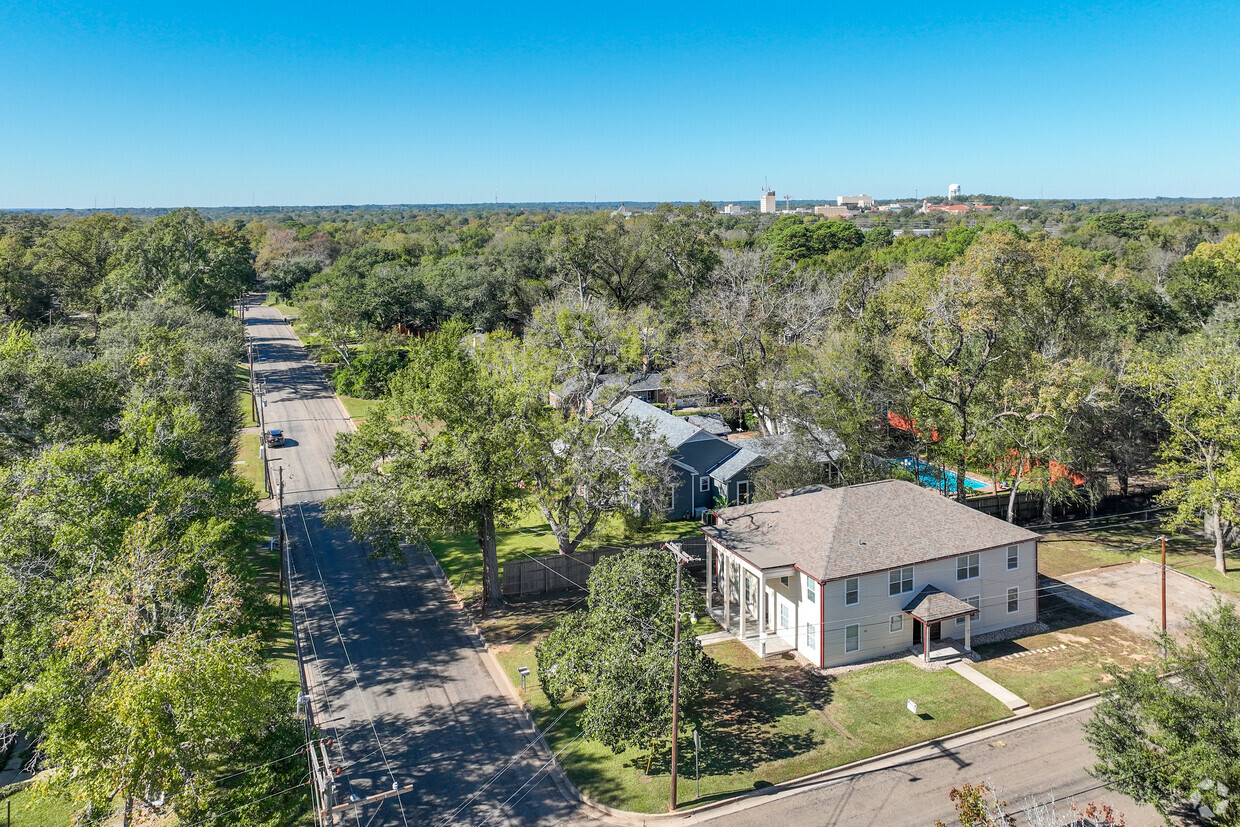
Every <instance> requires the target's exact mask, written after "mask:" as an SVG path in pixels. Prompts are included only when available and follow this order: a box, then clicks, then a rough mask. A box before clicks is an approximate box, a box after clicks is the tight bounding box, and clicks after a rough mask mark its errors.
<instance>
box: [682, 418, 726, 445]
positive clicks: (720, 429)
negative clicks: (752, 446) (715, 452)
mask: <svg viewBox="0 0 1240 827" xmlns="http://www.w3.org/2000/svg"><path fill="white" fill-rule="evenodd" d="M685 421H686V422H688V423H689V424H690V425H696V426H697V427H699V428H701V429H702V430H703V431H705V432H706V433H708V434H714V435H715V436H717V437H722V438H723V439H727V438H728V435H729V434H730V433H732V426H731V425H729V424H728V423H727V422H726V421H725V420H724V418H723V416H722V415H721V414H717V413H704V414H689V415H688V416H686V417H685Z"/></svg>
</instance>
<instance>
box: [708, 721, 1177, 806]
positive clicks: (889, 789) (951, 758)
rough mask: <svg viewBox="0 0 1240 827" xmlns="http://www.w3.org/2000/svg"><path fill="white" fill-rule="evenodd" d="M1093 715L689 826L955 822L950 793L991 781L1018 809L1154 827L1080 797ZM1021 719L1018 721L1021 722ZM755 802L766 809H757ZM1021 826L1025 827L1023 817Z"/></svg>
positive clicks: (812, 787)
mask: <svg viewBox="0 0 1240 827" xmlns="http://www.w3.org/2000/svg"><path fill="white" fill-rule="evenodd" d="M1089 715H1090V713H1089V712H1088V710H1083V711H1077V712H1075V713H1073V714H1069V715H1065V716H1063V717H1060V718H1057V719H1055V720H1051V721H1046V722H1042V723H1037V724H1034V725H1032V726H1028V727H1024V728H1020V729H1013V730H1012V731H1010V732H1003V733H995V732H993V731H992V732H988V733H987V734H986V735H984V736H982V737H978V736H957V737H949V738H945V739H943V740H942V741H941V742H940V745H937V746H929V747H924V748H922V749H920V750H917V751H916V752H914V753H912V754H908V755H903V756H900V757H899V758H898V759H896V761H894V762H891V763H894V764H896V765H895V766H889V767H887V768H884V769H880V768H874V769H872V770H871V769H870V768H866V771H864V772H861V773H854V774H849V775H845V776H844V777H843V778H841V779H839V780H834V781H829V782H816V783H809V784H806V785H804V786H803V787H802V788H801V789H793V790H789V791H780V792H778V793H772V794H769V795H764V796H760V797H755V798H753V799H749V800H748V801H745V802H743V803H742V804H741V805H740V806H737V805H729V807H727V808H725V809H721V810H719V811H716V813H711V814H703V815H704V816H707V817H706V818H694V819H686V823H690V822H692V823H706V822H708V823H709V824H710V825H711V826H712V827H715V825H719V827H724V826H725V825H763V827H765V825H771V824H815V825H817V824H833V825H834V824H839V825H873V824H882V825H892V827H897V826H898V825H909V827H913V826H914V825H917V826H918V827H929V825H932V824H934V822H935V820H936V819H942V820H943V821H944V822H946V823H948V824H951V823H954V822H955V811H954V810H953V809H952V805H951V801H950V800H948V797H947V794H948V792H949V791H950V790H951V788H952V787H954V786H959V785H961V784H964V783H972V784H979V783H982V782H988V783H990V784H992V785H994V786H995V788H996V789H997V790H998V791H999V795H1000V797H1001V798H1003V799H1005V800H1006V801H1008V802H1009V804H1011V805H1012V806H1011V808H1010V809H1013V810H1020V809H1023V808H1024V807H1026V806H1028V801H1027V799H1028V797H1029V796H1036V797H1037V799H1038V801H1041V802H1045V801H1046V800H1047V798H1048V797H1049V796H1052V795H1053V796H1054V797H1055V799H1056V801H1058V802H1059V809H1060V811H1061V812H1063V811H1066V810H1067V808H1068V806H1069V805H1070V804H1071V803H1073V802H1076V803H1078V804H1084V803H1086V802H1088V801H1091V800H1093V801H1098V802H1105V803H1108V804H1110V805H1112V806H1113V807H1115V808H1116V809H1117V810H1119V811H1120V812H1122V813H1123V814H1124V816H1125V819H1126V824H1128V825H1129V827H1146V825H1148V826H1149V827H1154V825H1158V824H1162V819H1160V818H1159V817H1158V815H1157V814H1156V813H1155V812H1154V811H1153V810H1152V809H1151V808H1148V807H1140V806H1138V805H1137V804H1136V802H1134V801H1132V800H1131V799H1129V798H1127V797H1126V796H1122V795H1119V794H1118V793H1114V792H1111V791H1109V790H1106V789H1094V790H1091V791H1089V792H1086V793H1083V794H1082V791H1083V790H1087V789H1089V788H1092V787H1096V786H1097V785H1098V782H1097V781H1095V780H1093V779H1092V778H1090V777H1089V776H1087V775H1086V774H1085V767H1086V766H1088V765H1089V764H1091V763H1093V760H1094V759H1093V753H1092V752H1091V751H1090V749H1089V747H1088V746H1087V745H1086V744H1085V742H1084V739H1083V738H1082V737H1081V724H1082V722H1084V721H1085V720H1086V719H1087V718H1088V717H1089ZM1020 723H1021V722H1020V721H1015V722H1013V724H1014V725H1019V724H1020ZM756 801H761V802H762V804H761V805H759V806H754V803H755V802H756ZM1017 823H1018V824H1024V823H1025V822H1024V820H1023V819H1018V821H1017Z"/></svg>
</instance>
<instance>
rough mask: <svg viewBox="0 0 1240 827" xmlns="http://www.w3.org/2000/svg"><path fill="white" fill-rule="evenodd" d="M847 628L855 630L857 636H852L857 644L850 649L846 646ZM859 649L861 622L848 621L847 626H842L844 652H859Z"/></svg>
mask: <svg viewBox="0 0 1240 827" xmlns="http://www.w3.org/2000/svg"><path fill="white" fill-rule="evenodd" d="M849 629H856V630H857V636H856V637H855V638H853V639H854V640H855V641H856V642H857V645H856V646H854V647H853V648H851V649H849V648H848V630H849ZM860 651H861V624H860V623H849V624H848V625H847V626H845V627H844V652H845V653H849V652H860Z"/></svg>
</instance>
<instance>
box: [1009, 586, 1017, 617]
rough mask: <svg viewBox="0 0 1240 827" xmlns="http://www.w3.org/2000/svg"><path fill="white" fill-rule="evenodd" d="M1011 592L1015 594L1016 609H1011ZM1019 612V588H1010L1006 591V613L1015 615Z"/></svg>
mask: <svg viewBox="0 0 1240 827" xmlns="http://www.w3.org/2000/svg"><path fill="white" fill-rule="evenodd" d="M1012 592H1016V608H1015V609H1013V608H1012ZM1019 611H1020V588H1019V587H1017V586H1013V587H1012V588H1010V589H1008V590H1007V613H1008V614H1010V615H1011V614H1016V613H1017V612H1019Z"/></svg>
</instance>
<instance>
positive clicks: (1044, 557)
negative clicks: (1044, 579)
mask: <svg viewBox="0 0 1240 827" xmlns="http://www.w3.org/2000/svg"><path fill="white" fill-rule="evenodd" d="M1164 533H1166V534H1167V565H1168V566H1171V567H1172V568H1175V569H1178V570H1179V571H1182V572H1184V573H1185V574H1191V575H1193V576H1194V577H1200V578H1201V579H1202V580H1205V581H1206V582H1207V583H1209V584H1210V585H1212V586H1214V587H1216V588H1217V589H1219V590H1220V591H1223V592H1226V593H1228V594H1232V595H1237V596H1240V576H1238V575H1240V565H1237V560H1236V558H1237V556H1238V555H1240V552H1237V550H1235V549H1228V551H1227V555H1226V558H1227V571H1228V576H1227V577H1224V576H1223V575H1222V574H1220V573H1219V572H1218V570H1217V569H1215V568H1214V544H1213V543H1211V542H1210V541H1209V540H1206V539H1205V538H1204V537H1202V536H1199V535H1195V534H1185V533H1175V534H1173V533H1169V532H1165V531H1164V530H1163V529H1162V528H1161V527H1160V526H1159V524H1158V523H1157V522H1148V523H1139V524H1131V525H1125V526H1116V527H1112V528H1098V529H1093V530H1090V531H1080V532H1073V533H1071V534H1068V533H1058V534H1056V533H1051V534H1047V535H1046V537H1045V539H1043V540H1042V542H1040V543H1039V544H1038V571H1039V573H1041V574H1045V575H1047V576H1050V577H1055V578H1062V577H1063V576H1064V575H1067V574H1072V573H1074V572H1078V571H1085V570H1087V569H1094V568H1099V567H1101V566H1108V565H1113V564H1115V563H1130V562H1135V561H1137V560H1140V559H1141V558H1142V557H1145V558H1146V559H1147V560H1153V561H1155V562H1157V561H1158V560H1159V559H1160V554H1161V551H1160V548H1159V543H1158V538H1159V536H1161V535H1162V534H1164Z"/></svg>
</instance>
